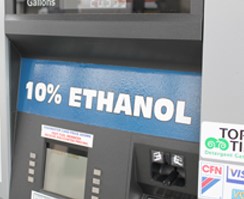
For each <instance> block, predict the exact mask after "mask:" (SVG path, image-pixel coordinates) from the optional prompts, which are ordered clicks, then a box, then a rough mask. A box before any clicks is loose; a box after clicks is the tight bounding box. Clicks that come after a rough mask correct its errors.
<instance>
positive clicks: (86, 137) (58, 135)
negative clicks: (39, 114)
mask: <svg viewBox="0 0 244 199" xmlns="http://www.w3.org/2000/svg"><path fill="white" fill-rule="evenodd" d="M41 136H42V137H43V138H48V139H52V140H57V141H61V142H66V143H70V144H75V145H79V146H85V147H89V148H92V147H93V137H94V136H93V135H92V134H87V133H83V132H79V131H73V130H68V129H63V128H58V127H53V126H48V125H42V130H41Z"/></svg>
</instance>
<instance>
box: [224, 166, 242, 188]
mask: <svg viewBox="0 0 244 199" xmlns="http://www.w3.org/2000/svg"><path fill="white" fill-rule="evenodd" d="M227 182H229V183H234V184H244V170H243V169H237V168H234V167H228V168H227Z"/></svg>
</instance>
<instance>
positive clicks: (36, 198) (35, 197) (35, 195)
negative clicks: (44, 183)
mask: <svg viewBox="0 0 244 199" xmlns="http://www.w3.org/2000/svg"><path fill="white" fill-rule="evenodd" d="M31 199H57V198H54V197H51V196H47V195H44V194H42V193H39V192H36V191H32V192H31Z"/></svg>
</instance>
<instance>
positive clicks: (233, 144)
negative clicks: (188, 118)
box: [201, 122, 244, 163]
mask: <svg viewBox="0 0 244 199" xmlns="http://www.w3.org/2000/svg"><path fill="white" fill-rule="evenodd" d="M201 157H202V158H206V159H213V160H221V161H228V162H241V163H243V162H244V125H237V124H226V123H215V122H203V123H202V127H201Z"/></svg>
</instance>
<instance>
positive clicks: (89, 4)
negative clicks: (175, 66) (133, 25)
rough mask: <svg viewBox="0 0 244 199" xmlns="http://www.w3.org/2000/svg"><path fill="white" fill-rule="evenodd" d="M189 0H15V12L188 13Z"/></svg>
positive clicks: (189, 7)
mask: <svg viewBox="0 0 244 199" xmlns="http://www.w3.org/2000/svg"><path fill="white" fill-rule="evenodd" d="M190 9H191V0H16V13H17V14H52V13H79V14H82V13H113V14H114V13H127V14H128V13H190Z"/></svg>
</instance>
